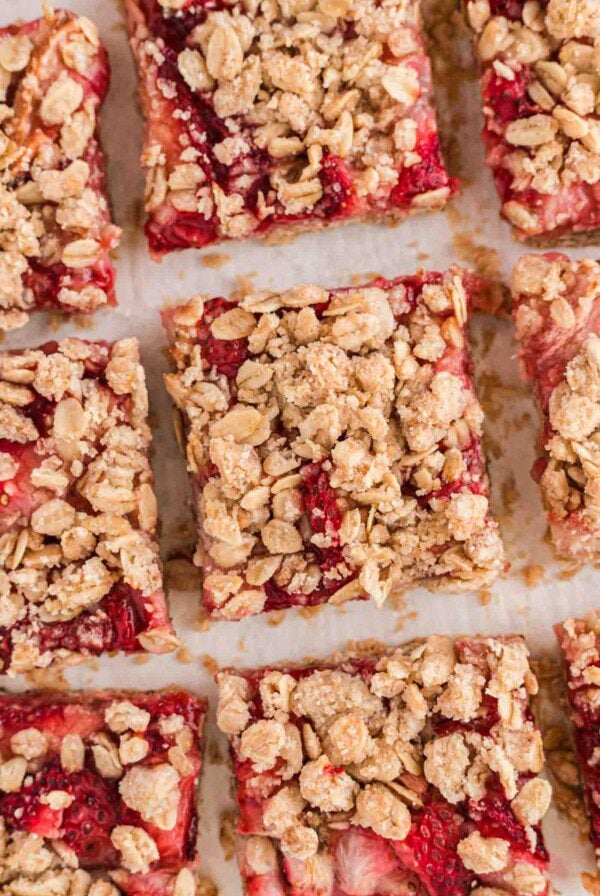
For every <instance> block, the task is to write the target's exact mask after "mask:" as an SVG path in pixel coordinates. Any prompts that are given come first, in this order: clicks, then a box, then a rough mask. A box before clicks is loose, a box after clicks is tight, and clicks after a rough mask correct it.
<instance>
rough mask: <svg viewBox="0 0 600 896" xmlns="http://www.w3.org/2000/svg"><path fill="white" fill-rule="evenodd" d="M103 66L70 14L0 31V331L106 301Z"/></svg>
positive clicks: (88, 34) (81, 23)
mask: <svg viewBox="0 0 600 896" xmlns="http://www.w3.org/2000/svg"><path fill="white" fill-rule="evenodd" d="M108 79H109V67H108V59H107V56H106V53H105V51H104V48H103V47H102V45H101V43H100V40H99V38H98V32H97V29H96V26H95V25H94V24H93V23H92V22H90V20H89V19H86V18H82V17H77V16H75V15H74V14H73V13H70V12H65V11H59V12H56V13H54V12H52V11H51V10H50V9H47V10H46V14H45V17H44V18H43V19H39V20H38V21H35V22H30V23H28V24H16V25H10V26H9V27H7V28H1V29H0V330H12V329H14V328H16V327H20V326H22V325H23V324H24V323H26V321H27V319H28V316H29V313H30V312H32V311H36V310H42V309H43V310H53V311H77V312H86V313H87V312H92V311H95V310H96V309H97V308H99V307H100V306H102V305H106V304H107V303H108V304H112V305H114V304H115V296H114V288H113V282H114V269H113V265H112V261H111V260H110V256H109V252H110V250H111V249H113V248H114V247H115V246H116V245H117V244H118V242H119V236H120V231H119V228H117V227H115V226H114V225H112V224H111V222H110V213H109V209H108V203H107V199H106V193H105V185H104V161H103V157H102V152H101V149H100V145H99V142H98V115H99V110H100V106H101V104H102V101H103V99H104V95H105V93H106V90H107V88H108Z"/></svg>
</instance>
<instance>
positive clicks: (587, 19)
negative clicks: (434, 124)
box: [465, 0, 600, 242]
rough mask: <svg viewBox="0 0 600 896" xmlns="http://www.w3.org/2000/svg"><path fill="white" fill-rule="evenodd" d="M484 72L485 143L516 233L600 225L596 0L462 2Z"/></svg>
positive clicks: (536, 234)
mask: <svg viewBox="0 0 600 896" xmlns="http://www.w3.org/2000/svg"><path fill="white" fill-rule="evenodd" d="M465 8H466V13H467V18H468V21H469V24H470V26H471V28H472V30H473V34H474V38H475V46H476V52H477V56H478V59H479V63H480V67H481V71H482V78H481V83H482V92H483V101H484V107H483V112H484V116H485V125H484V132H483V136H484V141H485V144H486V152H487V161H488V164H489V166H490V167H491V168H492V171H493V173H494V178H495V181H496V186H497V188H498V191H499V193H500V198H501V200H502V214H503V216H504V217H505V218H506V219H507V220H508V221H509V222H510V223H511V224H512V225H513V226H514V228H515V232H516V234H517V236H518V237H519V238H520V239H528V238H541V239H543V240H544V241H545V242H555V241H556V240H557V239H560V238H563V237H567V238H569V237H570V238H573V237H574V236H575V235H577V234H579V235H584V234H586V233H587V234H588V237H589V241H590V242H593V241H594V233H593V231H597V230H598V228H600V10H599V9H598V3H597V0H514V2H511V3H506V2H500V0H465Z"/></svg>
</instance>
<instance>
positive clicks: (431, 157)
mask: <svg viewBox="0 0 600 896" xmlns="http://www.w3.org/2000/svg"><path fill="white" fill-rule="evenodd" d="M416 151H417V152H418V154H419V155H420V156H421V161H420V162H417V164H416V165H410V166H409V167H408V168H407V167H404V168H402V169H401V171H400V174H399V177H398V183H397V184H396V186H395V187H394V189H393V191H392V199H393V201H394V202H397V203H398V205H407V204H410V202H411V200H412V199H413V198H414V197H415V196H419V195H420V194H421V193H428V192H429V191H430V190H438V189H439V188H440V187H448V186H450V187H451V189H452V192H456V190H457V189H458V181H457V180H454V179H451V178H449V177H448V172H447V171H446V169H445V167H444V163H443V161H442V154H441V148H440V142H439V140H438V136H437V134H436V133H432V134H429V135H428V137H427V139H426V140H425V141H424V142H423V143H421V144H419V146H418V147H417V149H416Z"/></svg>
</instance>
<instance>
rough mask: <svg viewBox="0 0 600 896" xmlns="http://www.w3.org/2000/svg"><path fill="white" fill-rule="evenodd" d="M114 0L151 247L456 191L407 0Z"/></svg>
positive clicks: (409, 203) (396, 208) (435, 198)
mask: <svg viewBox="0 0 600 896" xmlns="http://www.w3.org/2000/svg"><path fill="white" fill-rule="evenodd" d="M126 5H127V10H128V17H129V28H130V33H131V44H132V48H133V52H134V55H135V58H136V61H137V65H138V69H139V72H140V81H141V97H142V105H143V108H144V114H145V116H146V135H145V143H144V151H143V155H142V163H143V165H144V167H145V169H146V203H145V204H146V211H147V212H148V214H149V220H148V224H147V227H146V231H147V235H148V238H149V243H150V249H151V251H152V253H153V254H154V255H155V256H157V257H160V256H162V255H163V254H164V253H166V252H169V251H171V250H173V249H179V248H184V247H186V246H196V247H201V246H204V245H206V244H208V243H211V242H213V241H215V240H220V239H241V238H244V237H248V236H252V235H264V234H265V233H267V232H270V231H272V230H279V231H285V230H290V229H291V230H299V229H307V228H309V229H314V228H317V227H322V226H324V225H326V224H330V223H332V222H335V221H340V220H343V219H346V220H347V219H349V218H357V217H361V218H363V217H375V218H382V217H384V216H392V217H404V216H406V215H407V214H408V213H410V212H413V211H421V210H426V209H432V208H441V207H443V206H444V205H445V203H446V201H447V199H448V198H449V196H450V195H451V194H452V193H453V192H454V191H455V189H456V186H457V184H456V183H455V182H454V181H452V180H451V179H450V178H449V177H448V175H447V173H446V170H445V168H444V166H443V163H442V159H441V155H440V149H439V142H438V137H437V127H436V121H435V115H434V110H433V105H432V102H433V98H432V86H431V71H430V64H429V60H428V58H427V55H426V53H425V48H424V44H423V38H422V33H421V16H420V5H419V3H418V2H417V0H382V2H380V3H374V2H373V0H308V2H304V0H302V2H297V0H293V2H289V0H285V2H274V3H273V2H270V0H261V2H258V0H240V2H236V3H232V4H230V5H228V6H227V7H222V6H218V7H217V8H214V7H208V8H207V5H206V4H205V3H200V2H196V0H192V2H186V3H175V4H174V3H170V2H163V0H127V4H126ZM166 121H168V122H169V126H168V127H165V122H166Z"/></svg>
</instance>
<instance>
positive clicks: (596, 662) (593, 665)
mask: <svg viewBox="0 0 600 896" xmlns="http://www.w3.org/2000/svg"><path fill="white" fill-rule="evenodd" d="M555 631H556V636H557V638H558V643H559V646H560V649H561V652H562V655H563V660H564V663H565V667H566V674H567V699H568V702H569V707H570V710H571V721H572V723H573V735H574V740H575V750H576V753H577V759H578V761H579V768H580V772H581V777H582V779H583V788H584V794H585V804H586V809H587V811H588V813H589V816H590V822H591V823H590V828H589V835H590V840H591V841H592V844H593V846H594V849H595V852H596V859H597V861H598V862H599V863H600V776H599V773H598V759H599V756H600V752H599V747H600V744H599V733H600V712H599V707H600V616H599V614H598V612H596V611H592V612H590V613H589V614H588V615H587V617H586V618H585V619H567V620H566V621H565V622H564V623H561V624H559V625H557V626H555Z"/></svg>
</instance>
